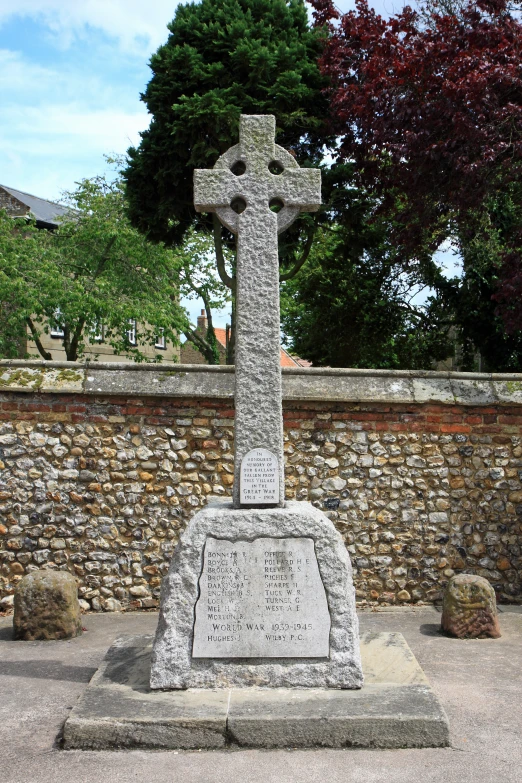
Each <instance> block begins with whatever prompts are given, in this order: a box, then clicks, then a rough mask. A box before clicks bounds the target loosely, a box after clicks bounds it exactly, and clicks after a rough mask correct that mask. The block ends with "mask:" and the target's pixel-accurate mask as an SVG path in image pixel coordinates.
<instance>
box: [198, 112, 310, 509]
mask: <svg viewBox="0 0 522 783" xmlns="http://www.w3.org/2000/svg"><path fill="white" fill-rule="evenodd" d="M275 204H277V205H278V206H281V209H280V211H279V212H277V213H276V212H274V211H272V209H271V207H272V206H274V205H275ZM320 204H321V172H320V171H319V169H300V168H299V166H298V164H297V162H296V161H295V160H294V158H293V157H292V155H290V153H289V152H287V151H286V150H284V149H283V148H282V147H279V146H278V145H277V144H276V143H275V117H273V116H271V115H242V116H241V118H240V124H239V144H236V145H235V146H234V147H231V148H230V149H229V150H227V152H225V153H224V154H223V155H221V157H220V158H219V159H218V160H217V162H216V164H215V166H214V168H213V169H209V170H196V171H195V172H194V205H195V207H196V210H197V211H198V212H215V213H216V215H217V216H218V218H219V220H220V221H221V222H222V223H223V225H225V226H226V227H227V228H228V229H229V230H230V231H232V232H233V233H234V234H237V236H238V238H237V263H236V274H237V280H236V308H237V319H236V359H235V407H236V413H235V467H234V505H235V506H236V507H239V506H245V505H247V506H248V505H283V504H284V470H283V464H284V463H283V415H282V394H281V366H280V316H279V260H278V252H277V235H278V234H279V233H281V232H282V231H284V230H285V229H286V228H288V226H290V225H291V224H292V223H293V221H294V220H295V219H296V217H297V216H298V215H299V213H300V212H313V211H315V210H317V209H318V208H319V206H320ZM254 449H256V450H257V449H267V450H268V451H270V452H272V454H273V455H274V456H275V459H276V460H277V463H276V464H277V466H278V470H277V471H276V472H275V474H274V479H275V480H276V481H277V483H278V487H277V492H274V491H271V492H267V493H265V492H262V491H258V492H256V493H253V494H251V490H252V486H250V487H249V489H250V492H249V493H248V494H245V493H242V492H241V487H240V475H241V464H242V461H243V459H244V458H245V457H246V456H247V455H248V454H249V452H251V451H252V450H254ZM265 481H266V476H265ZM253 496H255V498H256V499H255V502H249V500H248V498H249V497H253Z"/></svg>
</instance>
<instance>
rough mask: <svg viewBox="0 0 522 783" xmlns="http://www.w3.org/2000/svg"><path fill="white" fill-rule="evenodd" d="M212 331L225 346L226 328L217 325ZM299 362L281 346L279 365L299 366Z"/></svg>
mask: <svg viewBox="0 0 522 783" xmlns="http://www.w3.org/2000/svg"><path fill="white" fill-rule="evenodd" d="M214 332H215V333H216V339H217V341H218V342H219V343H221V345H222V346H223V347H226V344H227V332H226V329H220V328H218V327H214ZM299 366H300V365H299V363H298V362H297V361H296V360H295V359H293V358H292V356H290V354H289V353H288V352H287V351H285V349H284V348H281V367H299Z"/></svg>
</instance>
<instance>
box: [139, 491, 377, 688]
mask: <svg viewBox="0 0 522 783" xmlns="http://www.w3.org/2000/svg"><path fill="white" fill-rule="evenodd" d="M209 536H212V537H219V538H222V539H226V540H229V541H235V540H241V541H252V540H255V539H257V538H259V537H263V536H268V537H274V538H277V537H279V538H282V537H302V536H306V537H308V538H311V539H313V541H314V544H315V552H316V555H317V561H318V564H319V572H320V575H321V578H322V581H323V585H324V588H325V591H326V597H327V601H328V609H329V612H330V618H331V629H330V657H329V659H327V660H325V659H320V660H317V659H304V658H284V659H277V660H274V659H273V658H272V659H269V660H268V659H244V660H243V661H238V660H237V659H233V660H226V659H194V658H192V656H191V652H192V643H193V632H194V607H195V605H196V601H197V599H198V580H199V578H200V574H201V571H202V559H203V550H204V545H205V541H206V539H207V537H209ZM362 682H363V677H362V669H361V660H360V652H359V635H358V620H357V616H356V614H355V595H354V589H353V584H352V569H351V564H350V559H349V556H348V553H347V551H346V548H345V546H344V544H343V540H342V538H341V536H340V535H339V533H338V532H337V531H336V530H335V528H334V526H333V524H332V523H331V522H330V520H329V519H327V518H326V517H325V516H324V514H322V512H320V511H319V510H318V509H316V508H314V507H313V506H311V505H309V504H308V503H296V502H290V503H288V504H287V507H286V508H284V509H281V508H271V509H233V508H232V507H231V505H230V504H225V503H222V504H212V505H209V506H207V508H205V509H203V510H202V511H200V512H199V513H197V514H196V515H195V516H194V517H193V518H192V520H191V521H190V522H189V525H188V527H187V529H186V530H185V532H184V533H183V534H182V536H181V538H180V542H179V544H178V547H177V549H176V551H175V553H174V557H173V558H172V563H171V566H170V571H169V574H168V576H167V577H165V579H164V580H163V585H162V597H161V607H160V618H159V623H158V629H157V632H156V638H155V641H154V649H153V656H152V668H151V687H152V688H227V687H233V686H239V687H248V686H253V685H256V686H261V687H271V688H284V687H316V688H317V687H326V688H360V687H361V686H362Z"/></svg>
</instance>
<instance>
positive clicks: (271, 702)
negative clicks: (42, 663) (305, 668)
mask: <svg viewBox="0 0 522 783" xmlns="http://www.w3.org/2000/svg"><path fill="white" fill-rule="evenodd" d="M151 650H152V637H151V636H144V635H140V636H127V637H121V638H120V639H118V640H116V642H115V643H114V644H113V645H112V647H111V648H110V649H109V651H108V653H107V656H106V658H105V660H104V662H103V663H102V665H101V666H100V668H99V669H98V671H97V672H96V674H95V675H94V677H93V678H92V680H91V682H90V684H89V685H88V687H87V689H86V691H85V692H84V694H83V695H82V697H81V698H80V700H79V702H78V704H77V705H76V706H75V707H74V709H73V710H72V712H71V715H70V717H69V718H68V720H67V721H66V723H65V727H64V732H63V737H64V747H65V748H66V749H82V750H117V749H124V748H126V749H131V748H149V749H163V750H182V749H186V750H189V749H200V748H201V749H212V748H226V747H230V748H241V747H244V748H298V747H299V748H314V747H328V748H426V747H444V746H447V745H448V744H449V725H448V719H447V717H446V714H445V712H444V709H443V708H442V706H441V704H440V703H439V701H438V699H437V697H436V695H435V693H434V692H433V690H432V688H431V686H430V684H429V682H428V680H427V679H426V677H425V675H424V672H423V671H422V669H421V667H420V666H419V664H418V662H417V660H416V659H415V656H414V655H413V653H412V652H411V650H410V648H409V647H408V645H407V644H406V641H405V640H404V637H403V636H402V634H398V633H369V634H366V635H363V636H362V638H361V657H362V661H363V670H364V674H365V684H364V686H363V688H362V689H361V690H334V689H332V690H328V689H323V688H301V689H296V688H293V689H287V688H237V689H221V690H220V689H208V690H207V689H189V690H185V691H152V690H151V689H150V688H149V673H150V656H151Z"/></svg>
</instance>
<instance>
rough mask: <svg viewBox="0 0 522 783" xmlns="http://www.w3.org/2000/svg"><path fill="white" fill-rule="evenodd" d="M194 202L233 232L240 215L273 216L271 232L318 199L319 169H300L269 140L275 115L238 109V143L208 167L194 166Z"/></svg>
mask: <svg viewBox="0 0 522 783" xmlns="http://www.w3.org/2000/svg"><path fill="white" fill-rule="evenodd" d="M194 205H195V207H196V210H197V211H198V212H215V213H216V214H217V216H218V218H219V219H220V221H221V222H222V223H223V225H225V226H226V227H227V228H228V229H230V231H232V232H233V233H234V234H237V233H238V232H239V230H240V225H241V222H242V220H241V216H242V215H243V214H244V215H245V217H249V218H250V219H252V218H254V220H255V222H256V223H258V221H260V220H261V221H262V220H263V218H264V217H266V220H267V221H269V220H273V217H274V211H275V210H276V209H279V211H278V212H277V232H278V233H279V234H280V233H281V232H282V231H284V230H285V229H286V228H288V226H290V225H291V223H293V221H294V220H295V219H296V217H297V216H298V214H299V213H300V212H315V211H316V210H317V209H319V207H320V205H321V172H320V171H319V169H301V168H299V166H298V164H297V162H296V161H295V160H294V158H293V157H292V155H291V154H290V153H289V152H287V151H286V150H284V149H283V148H282V147H280V146H279V145H277V144H276V143H275V117H273V116H272V115H264V114H252V115H244V114H243V115H241V118H240V122H239V144H236V145H235V146H234V147H231V148H230V149H229V150H227V152H225V153H224V154H223V155H221V157H219V158H218V160H217V162H216V164H215V166H214V168H213V169H196V170H195V171H194Z"/></svg>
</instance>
